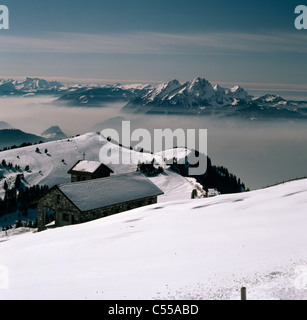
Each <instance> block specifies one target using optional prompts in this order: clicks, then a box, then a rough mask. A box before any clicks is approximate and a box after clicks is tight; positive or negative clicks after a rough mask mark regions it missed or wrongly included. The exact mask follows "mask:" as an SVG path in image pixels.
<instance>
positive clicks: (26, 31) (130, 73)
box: [0, 0, 307, 91]
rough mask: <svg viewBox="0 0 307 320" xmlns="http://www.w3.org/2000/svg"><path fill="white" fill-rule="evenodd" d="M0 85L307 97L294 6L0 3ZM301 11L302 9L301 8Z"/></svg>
mask: <svg viewBox="0 0 307 320" xmlns="http://www.w3.org/2000/svg"><path fill="white" fill-rule="evenodd" d="M0 4H2V5H6V6H7V7H8V8H9V12H10V29H9V30H0V70H1V71H0V78H17V77H26V76H30V77H43V78H54V79H59V80H61V79H63V80H67V81H68V80H72V81H73V80H76V81H79V82H80V81H81V80H84V81H87V82H94V81H95V82H96V81H102V80H103V81H109V82H112V81H113V82H114V81H116V82H161V81H163V82H164V81H169V80H172V79H178V80H179V81H187V80H192V79H193V78H195V77H197V76H203V77H206V78H207V79H208V80H210V81H212V82H219V83H227V84H228V83H231V84H237V83H240V84H244V83H246V84H249V85H250V86H251V85H252V84H253V85H254V87H257V86H258V87H261V88H262V87H265V86H266V85H268V87H269V86H270V87H278V86H283V87H284V88H289V90H290V89H291V88H292V89H293V88H294V89H295V88H296V87H297V88H301V90H303V91H306V87H307V83H306V74H307V64H306V61H305V59H306V58H305V57H306V54H307V30H297V29H296V28H295V27H294V21H295V18H296V17H297V15H295V13H294V11H295V8H296V7H297V6H298V5H300V4H302V3H300V2H298V0H294V1H293V0H287V1H275V0H265V1H263V0H258V1H254V0H253V1H241V0H233V1H229V0H189V1H186V0H164V1H162V0H155V1H152V0H151V1H148V0H142V1H141V0H130V1H127V0H117V1H104V0H87V1H80V0H65V1H63V0H61V1H60V0H49V1H41V0H40V1H39V0H27V1H24V0H0ZM306 5H307V3H306Z"/></svg>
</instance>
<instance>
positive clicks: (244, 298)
mask: <svg viewBox="0 0 307 320" xmlns="http://www.w3.org/2000/svg"><path fill="white" fill-rule="evenodd" d="M241 300H242V301H246V300H247V293H246V288H245V287H243V288H241Z"/></svg>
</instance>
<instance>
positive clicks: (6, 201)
mask: <svg viewBox="0 0 307 320" xmlns="http://www.w3.org/2000/svg"><path fill="white" fill-rule="evenodd" d="M47 191H48V186H38V185H36V186H33V187H29V188H23V187H22V188H20V189H19V190H18V189H17V188H16V187H13V188H11V189H7V190H6V191H5V196H4V198H3V199H0V217H1V216H4V215H6V214H11V213H15V212H17V211H18V212H20V213H21V214H22V215H23V216H24V217H27V215H28V210H29V209H36V205H35V204H33V201H34V200H35V199H37V198H39V197H40V196H42V195H43V194H45V193H46V192H47Z"/></svg>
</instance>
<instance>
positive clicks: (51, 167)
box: [0, 133, 195, 201]
mask: <svg viewBox="0 0 307 320" xmlns="http://www.w3.org/2000/svg"><path fill="white" fill-rule="evenodd" d="M106 143H107V141H105V140H104V141H100V140H99V134H97V133H88V134H85V135H82V136H79V137H75V138H72V139H64V140H58V141H52V142H48V143H43V144H39V145H35V146H30V147H26V148H21V149H14V150H8V151H4V152H1V154H0V162H1V161H2V159H5V161H6V163H9V162H10V163H12V164H13V168H11V169H10V168H7V167H6V168H4V167H1V166H0V197H4V190H3V188H2V187H3V184H4V181H5V180H6V181H7V183H8V185H9V186H10V185H13V184H14V182H15V179H16V176H17V175H18V174H23V175H24V179H25V180H24V184H25V185H26V186H32V185H48V186H49V187H52V186H54V185H56V184H62V183H65V182H69V181H70V175H69V174H68V173H67V172H68V170H69V169H71V167H72V166H73V165H74V164H75V163H76V162H77V161H78V160H82V159H83V157H84V156H85V158H86V160H90V161H99V154H100V153H101V155H102V158H104V157H105V160H106V161H107V160H108V159H107V151H108V150H109V149H103V150H102V151H101V149H102V148H103V146H106ZM37 148H39V150H38V152H37V150H36V149H37ZM112 149H113V154H114V155H116V154H117V153H118V150H120V152H121V153H122V157H130V156H131V154H133V156H134V158H136V159H138V160H140V161H142V162H143V161H152V159H155V160H156V164H157V165H160V166H162V167H164V168H165V172H164V174H162V175H160V176H158V177H154V178H151V179H152V180H153V181H154V183H155V184H156V185H157V186H158V187H159V188H161V189H162V191H164V192H165V195H164V196H163V197H161V198H162V199H161V201H163V199H164V201H165V200H168V199H173V197H174V196H175V197H176V196H177V197H178V194H177V193H178V191H180V196H181V197H183V198H185V199H190V197H191V193H192V190H193V189H194V187H195V186H194V185H193V183H191V182H189V180H187V179H185V178H183V177H182V176H180V175H178V174H177V173H174V172H172V171H170V170H169V169H168V166H167V165H166V164H165V162H164V157H163V155H162V154H157V155H152V154H146V153H139V152H135V151H131V150H128V149H125V148H121V147H119V146H117V145H112ZM176 151H177V152H179V153H178V156H179V160H180V154H182V155H185V154H186V153H184V152H183V151H182V150H181V149H178V150H176ZM168 153H169V154H170V153H171V150H169V151H168ZM175 155H176V154H175ZM16 165H17V166H19V167H20V170H16V169H15V168H14V167H15V166H16ZM26 166H29V170H27V171H25V170H24V169H25V167H26ZM109 166H110V168H111V169H112V170H113V171H114V173H115V174H120V173H128V172H135V171H136V169H137V162H136V164H133V163H132V164H126V165H125V164H119V165H112V164H110V165H109Z"/></svg>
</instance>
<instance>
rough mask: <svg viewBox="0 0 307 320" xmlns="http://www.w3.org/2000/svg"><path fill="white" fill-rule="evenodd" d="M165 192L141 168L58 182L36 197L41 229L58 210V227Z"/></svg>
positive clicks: (153, 198)
mask: <svg viewBox="0 0 307 320" xmlns="http://www.w3.org/2000/svg"><path fill="white" fill-rule="evenodd" d="M162 194H163V192H162V191H161V190H160V189H159V188H158V187H157V186H156V185H155V184H153V183H152V182H151V181H150V180H149V179H148V178H146V177H145V176H144V175H143V174H141V173H139V172H135V173H130V174H122V175H116V176H111V177H108V178H102V179H94V180H87V181H82V182H74V183H66V184H61V185H57V186H54V187H53V188H52V189H50V190H49V191H48V193H47V194H46V195H44V196H42V197H40V198H39V199H38V200H36V203H37V207H38V219H37V220H38V231H43V230H44V229H45V225H46V214H51V213H52V214H54V216H55V225H56V226H57V227H61V226H66V225H72V224H79V223H83V222H88V221H92V220H95V219H100V218H103V217H107V216H110V215H113V214H117V213H120V212H124V211H128V210H131V209H135V208H138V207H143V206H147V205H151V204H155V203H157V199H158V196H159V195H162Z"/></svg>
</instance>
